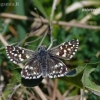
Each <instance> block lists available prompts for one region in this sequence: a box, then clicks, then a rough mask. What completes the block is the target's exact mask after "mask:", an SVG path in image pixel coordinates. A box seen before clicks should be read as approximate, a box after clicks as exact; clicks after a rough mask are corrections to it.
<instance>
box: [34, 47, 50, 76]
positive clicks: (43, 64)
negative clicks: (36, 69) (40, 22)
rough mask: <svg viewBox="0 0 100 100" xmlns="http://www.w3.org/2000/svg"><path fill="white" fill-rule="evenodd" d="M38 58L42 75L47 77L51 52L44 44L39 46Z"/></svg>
mask: <svg viewBox="0 0 100 100" xmlns="http://www.w3.org/2000/svg"><path fill="white" fill-rule="evenodd" d="M36 58H37V60H38V61H39V64H40V72H42V76H43V77H46V76H47V70H48V66H47V60H48V59H49V54H48V51H47V50H46V48H45V47H44V46H40V47H39V48H38V51H37V54H36Z"/></svg>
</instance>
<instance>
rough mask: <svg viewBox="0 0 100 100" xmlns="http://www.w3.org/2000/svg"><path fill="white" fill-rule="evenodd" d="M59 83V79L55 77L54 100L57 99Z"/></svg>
mask: <svg viewBox="0 0 100 100" xmlns="http://www.w3.org/2000/svg"><path fill="white" fill-rule="evenodd" d="M57 84H58V79H55V84H54V90H53V96H52V100H55V99H56V95H57Z"/></svg>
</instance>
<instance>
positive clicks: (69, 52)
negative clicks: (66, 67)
mask: <svg viewBox="0 0 100 100" xmlns="http://www.w3.org/2000/svg"><path fill="white" fill-rule="evenodd" d="M78 45H79V41H78V40H71V41H68V42H65V43H63V44H61V45H59V46H57V47H55V48H53V49H51V53H52V54H53V55H55V56H57V57H59V58H62V59H66V60H69V59H71V58H72V57H73V56H74V55H75V53H76V51H77V49H78Z"/></svg>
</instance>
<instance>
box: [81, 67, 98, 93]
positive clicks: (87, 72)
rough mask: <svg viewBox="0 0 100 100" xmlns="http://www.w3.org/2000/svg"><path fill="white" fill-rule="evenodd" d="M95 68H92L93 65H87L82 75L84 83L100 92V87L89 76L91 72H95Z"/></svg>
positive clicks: (94, 90)
mask: <svg viewBox="0 0 100 100" xmlns="http://www.w3.org/2000/svg"><path fill="white" fill-rule="evenodd" d="M94 70H95V68H92V67H91V66H87V67H86V68H85V70H84V73H83V77H82V83H83V85H84V86H85V87H86V88H88V89H89V90H91V91H92V92H93V93H94V92H95V93H98V94H99V93H100V87H99V86H98V85H96V84H95V83H94V82H93V81H91V80H90V78H89V76H90V73H91V72H93V71H94Z"/></svg>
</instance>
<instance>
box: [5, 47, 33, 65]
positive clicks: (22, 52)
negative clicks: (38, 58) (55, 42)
mask: <svg viewBox="0 0 100 100" xmlns="http://www.w3.org/2000/svg"><path fill="white" fill-rule="evenodd" d="M6 52H7V56H8V58H9V59H10V61H13V63H15V64H19V63H22V62H24V61H25V60H26V59H28V58H30V57H31V56H32V54H34V51H32V50H27V49H24V48H22V47H16V46H7V47H6Z"/></svg>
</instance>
